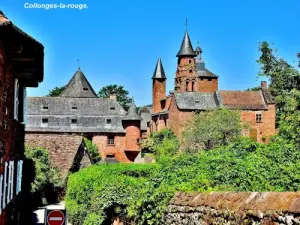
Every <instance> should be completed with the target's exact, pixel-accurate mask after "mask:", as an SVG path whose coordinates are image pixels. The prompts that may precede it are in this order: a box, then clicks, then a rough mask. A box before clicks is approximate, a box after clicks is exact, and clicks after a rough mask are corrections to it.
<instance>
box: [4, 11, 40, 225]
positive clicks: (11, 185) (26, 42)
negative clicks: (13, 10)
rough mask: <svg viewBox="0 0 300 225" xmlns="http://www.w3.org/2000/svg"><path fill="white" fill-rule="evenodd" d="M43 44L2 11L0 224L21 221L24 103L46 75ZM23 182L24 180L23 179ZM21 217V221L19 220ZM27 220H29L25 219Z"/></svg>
mask: <svg viewBox="0 0 300 225" xmlns="http://www.w3.org/2000/svg"><path fill="white" fill-rule="evenodd" d="M43 64H44V47H43V45H42V44H41V43H39V42H37V41H36V40H34V39H33V38H32V37H30V36H29V35H28V34H26V33H24V32H23V31H22V30H20V29H19V28H18V27H16V26H15V25H14V24H13V23H12V22H11V21H10V20H8V19H7V17H6V16H5V15H4V14H3V13H2V12H1V11H0V158H1V162H0V212H1V215H0V224H1V225H4V224H22V222H25V218H24V217H23V216H22V215H21V213H20V211H22V206H24V204H27V208H28V210H29V213H28V216H30V207H29V205H30V202H27V203H26V202H24V199H25V198H26V193H25V192H24V191H23V186H24V185H25V183H26V182H25V183H24V179H27V178H26V177H25V176H22V175H24V173H25V174H26V172H27V171H26V169H24V170H23V171H22V168H23V159H24V134H25V132H24V128H25V125H24V123H25V113H24V105H25V98H26V88H27V87H37V86H38V84H39V82H41V81H42V80H43V76H44V73H43V71H44V68H43ZM22 182H23V183H22ZM20 221H22V222H21V223H20ZM25 223H26V222H25Z"/></svg>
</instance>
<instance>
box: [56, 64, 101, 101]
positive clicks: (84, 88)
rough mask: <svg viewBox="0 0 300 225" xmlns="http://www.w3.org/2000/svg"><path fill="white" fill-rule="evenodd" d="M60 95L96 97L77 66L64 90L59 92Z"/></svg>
mask: <svg viewBox="0 0 300 225" xmlns="http://www.w3.org/2000/svg"><path fill="white" fill-rule="evenodd" d="M60 97H67V98H97V97H98V96H97V94H96V93H95V91H94V89H93V88H92V86H91V85H90V83H89V82H88V80H87V79H86V77H85V76H84V74H83V73H82V71H81V70H80V68H78V69H77V71H76V73H75V74H74V76H73V77H72V79H71V80H70V81H69V83H68V84H67V86H66V88H65V90H64V91H63V92H62V93H61V94H60Z"/></svg>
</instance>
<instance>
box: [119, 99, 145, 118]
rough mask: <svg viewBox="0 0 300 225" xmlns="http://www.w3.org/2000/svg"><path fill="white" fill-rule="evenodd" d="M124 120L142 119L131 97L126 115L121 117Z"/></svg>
mask: <svg viewBox="0 0 300 225" xmlns="http://www.w3.org/2000/svg"><path fill="white" fill-rule="evenodd" d="M123 120H124V121H129V120H142V118H141V117H140V116H139V114H138V113H137V110H136V105H135V102H134V99H133V98H132V100H131V103H130V106H129V109H128V112H127V115H126V116H125V117H124V119H123Z"/></svg>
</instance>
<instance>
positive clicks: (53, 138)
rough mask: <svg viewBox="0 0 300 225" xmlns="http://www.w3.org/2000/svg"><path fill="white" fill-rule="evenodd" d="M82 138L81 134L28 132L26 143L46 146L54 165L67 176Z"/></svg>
mask: <svg viewBox="0 0 300 225" xmlns="http://www.w3.org/2000/svg"><path fill="white" fill-rule="evenodd" d="M82 139H83V137H82V136H81V135H74V134H60V133H57V134H56V133H48V134H47V133H26V135H25V144H26V145H28V146H31V147H36V146H37V147H44V148H46V149H47V150H48V152H49V155H50V160H51V163H52V165H53V166H56V167H58V168H59V170H60V172H61V174H62V176H63V178H66V176H67V174H68V172H69V170H70V168H71V167H72V165H73V162H74V159H75V156H76V153H77V152H78V149H79V147H80V144H81V143H82Z"/></svg>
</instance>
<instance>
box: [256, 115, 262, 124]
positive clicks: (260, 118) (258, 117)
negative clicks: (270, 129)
mask: <svg viewBox="0 0 300 225" xmlns="http://www.w3.org/2000/svg"><path fill="white" fill-rule="evenodd" d="M261 122H262V116H261V113H256V123H261Z"/></svg>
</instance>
